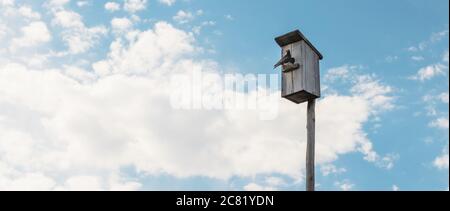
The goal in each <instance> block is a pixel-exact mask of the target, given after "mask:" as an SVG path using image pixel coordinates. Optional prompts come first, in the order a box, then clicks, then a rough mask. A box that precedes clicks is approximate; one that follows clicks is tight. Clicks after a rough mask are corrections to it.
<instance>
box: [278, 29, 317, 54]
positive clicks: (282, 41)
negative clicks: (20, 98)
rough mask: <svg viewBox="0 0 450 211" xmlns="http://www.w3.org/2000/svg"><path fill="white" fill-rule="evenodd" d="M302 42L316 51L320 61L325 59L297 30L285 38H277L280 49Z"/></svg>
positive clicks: (284, 36)
mask: <svg viewBox="0 0 450 211" xmlns="http://www.w3.org/2000/svg"><path fill="white" fill-rule="evenodd" d="M302 40H303V41H305V43H306V44H308V45H309V47H311V48H312V49H313V50H314V52H316V54H317V55H318V56H319V59H321V60H322V59H323V56H322V54H321V53H320V52H319V51H318V50H317V49H316V47H314V45H313V44H311V42H309V40H308V39H307V38H306V37H305V35H303V34H302V33H301V32H300V30H295V31H293V32H289V33H287V34H285V35H283V36H280V37H277V38H275V41H276V42H277V43H278V45H279V46H280V47H284V46H286V45H289V44H292V43H296V42H300V41H302Z"/></svg>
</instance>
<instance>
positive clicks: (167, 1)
mask: <svg viewBox="0 0 450 211" xmlns="http://www.w3.org/2000/svg"><path fill="white" fill-rule="evenodd" d="M158 1H159V2H160V3H162V4H165V5H167V6H172V5H173V4H175V2H176V0H158Z"/></svg>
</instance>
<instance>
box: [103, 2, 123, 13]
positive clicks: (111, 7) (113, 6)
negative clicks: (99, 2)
mask: <svg viewBox="0 0 450 211" xmlns="http://www.w3.org/2000/svg"><path fill="white" fill-rule="evenodd" d="M105 9H106V10H108V11H110V12H115V11H119V10H120V4H119V3H117V2H107V3H106V4H105Z"/></svg>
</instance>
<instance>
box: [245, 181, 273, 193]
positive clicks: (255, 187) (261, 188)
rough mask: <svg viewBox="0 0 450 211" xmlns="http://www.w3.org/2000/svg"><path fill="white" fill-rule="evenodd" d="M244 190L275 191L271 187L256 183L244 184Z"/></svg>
mask: <svg viewBox="0 0 450 211" xmlns="http://www.w3.org/2000/svg"><path fill="white" fill-rule="evenodd" d="M244 190H245V191H276V189H275V188H273V187H264V186H261V185H258V184H256V183H249V184H247V185H246V186H244Z"/></svg>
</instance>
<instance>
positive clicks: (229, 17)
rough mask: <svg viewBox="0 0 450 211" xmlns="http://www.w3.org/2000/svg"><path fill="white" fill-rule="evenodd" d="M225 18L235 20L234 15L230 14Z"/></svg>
mask: <svg viewBox="0 0 450 211" xmlns="http://www.w3.org/2000/svg"><path fill="white" fill-rule="evenodd" d="M225 19H227V20H229V21H232V20H234V17H233V16H232V15H230V14H228V15H225Z"/></svg>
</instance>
